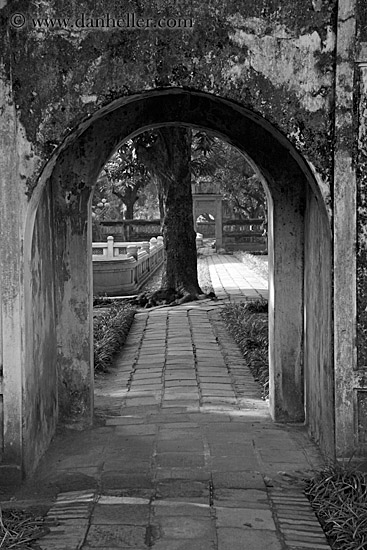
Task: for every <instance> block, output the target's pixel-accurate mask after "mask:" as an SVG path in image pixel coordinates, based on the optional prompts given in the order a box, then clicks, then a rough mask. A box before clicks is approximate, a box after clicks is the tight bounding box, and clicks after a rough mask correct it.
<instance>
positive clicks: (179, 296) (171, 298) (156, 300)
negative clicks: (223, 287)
mask: <svg viewBox="0 0 367 550" xmlns="http://www.w3.org/2000/svg"><path fill="white" fill-rule="evenodd" d="M207 298H210V299H211V300H216V299H217V298H216V296H215V294H214V292H209V294H198V293H190V292H177V291H175V290H166V289H160V290H156V291H155V292H153V293H152V294H149V293H147V292H143V293H142V294H139V296H137V297H136V298H135V299H134V300H133V301H132V303H133V304H134V305H137V306H140V307H145V308H147V309H148V308H151V307H156V306H161V305H170V306H179V305H181V304H186V303H188V302H194V301H196V300H205V299H207Z"/></svg>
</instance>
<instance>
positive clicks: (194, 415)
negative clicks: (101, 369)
mask: <svg viewBox="0 0 367 550" xmlns="http://www.w3.org/2000/svg"><path fill="white" fill-rule="evenodd" d="M208 261H209V267H210V272H211V277H212V281H213V286H214V287H215V292H216V293H217V296H218V298H219V300H218V301H215V302H214V301H211V300H203V301H199V302H194V303H190V304H185V305H181V306H179V307H161V308H156V309H153V310H147V311H145V310H144V311H141V312H140V313H138V314H137V315H136V318H135V321H134V323H133V326H132V329H131V332H130V334H129V337H128V340H127V342H126V345H125V347H124V349H123V352H122V353H121V354H120V355H119V356H118V358H117V360H116V364H115V367H114V369H113V371H112V372H111V373H110V374H109V375H108V376H107V377H106V376H105V377H101V378H99V379H97V381H96V391H95V405H96V419H97V421H96V424H95V426H94V427H93V428H92V429H90V430H86V431H83V432H72V431H67V432H65V433H62V434H59V436H58V437H56V438H55V441H54V442H53V444H52V446H51V448H50V450H49V451H48V453H47V454H46V456H45V457H44V459H43V460H42V462H41V464H40V467H39V469H38V471H37V472H36V475H35V477H34V478H33V479H32V480H30V481H29V483H28V491H33V493H32V496H33V499H37V498H38V499H42V498H43V499H45V498H46V496H47V498H48V499H51V507H50V509H49V512H48V516H47V522H48V525H49V527H50V533H49V534H48V535H47V536H46V537H45V538H43V539H41V541H40V545H41V548H42V549H44V550H56V549H60V550H61V549H63V550H76V549H92V548H98V549H99V550H112V549H117V548H119V549H125V550H128V549H130V550H132V549H134V550H143V549H144V550H147V549H148V548H153V549H154V550H244V549H245V548H246V550H265V549H267V550H287V549H298V550H299V549H306V548H308V549H310V548H312V549H325V550H326V549H328V548H329V546H328V544H327V542H326V539H325V537H324V535H323V532H322V530H321V528H320V526H319V524H318V522H317V520H316V518H315V515H314V513H313V512H312V509H311V507H310V505H309V503H308V501H307V499H306V498H305V497H304V495H303V493H302V484H301V481H300V480H301V479H302V477H303V476H305V475H307V473H309V472H310V471H311V470H312V468H315V467H318V466H320V465H321V464H322V459H321V457H320V455H319V453H318V450H317V448H316V447H315V446H314V445H313V444H312V443H311V442H310V441H309V440H308V438H307V435H306V433H305V430H304V428H303V427H302V426H295V425H288V426H286V425H280V424H274V423H273V422H272V421H271V419H270V417H269V413H268V406H267V403H265V402H264V401H262V400H261V398H260V390H259V388H258V386H257V384H256V383H255V382H254V380H253V378H252V376H251V373H250V372H249V370H248V369H247V367H246V365H245V362H244V360H243V358H242V356H241V353H240V351H239V350H238V348H237V346H236V344H235V343H234V342H233V340H232V339H231V337H230V336H229V335H228V334H227V332H226V330H225V327H224V324H223V322H222V320H221V317H220V308H221V303H222V302H223V301H225V300H228V299H231V300H238V299H241V297H242V299H243V298H244V296H248V297H254V296H259V295H260V294H261V295H264V294H266V282H265V281H264V280H260V279H259V278H258V277H257V276H256V275H255V274H254V273H249V272H248V270H246V268H245V266H243V264H241V263H240V262H237V260H235V259H234V258H233V257H229V256H228V257H227V256H216V255H214V256H210V257H208ZM237 264H238V265H237ZM241 273H242V275H241ZM52 499H55V500H52Z"/></svg>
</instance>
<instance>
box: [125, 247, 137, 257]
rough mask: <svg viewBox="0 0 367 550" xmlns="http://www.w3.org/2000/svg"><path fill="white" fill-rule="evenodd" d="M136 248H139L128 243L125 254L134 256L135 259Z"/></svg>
mask: <svg viewBox="0 0 367 550" xmlns="http://www.w3.org/2000/svg"><path fill="white" fill-rule="evenodd" d="M138 250H139V248H138V247H137V246H136V245H133V244H131V245H129V246H128V247H127V249H126V252H127V255H128V256H132V257H133V258H135V260H137V259H138Z"/></svg>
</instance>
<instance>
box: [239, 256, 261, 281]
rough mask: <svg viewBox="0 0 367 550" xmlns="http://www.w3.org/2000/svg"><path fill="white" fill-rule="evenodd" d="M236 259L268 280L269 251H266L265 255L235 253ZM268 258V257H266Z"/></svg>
mask: <svg viewBox="0 0 367 550" xmlns="http://www.w3.org/2000/svg"><path fill="white" fill-rule="evenodd" d="M234 256H235V258H237V260H239V261H240V262H242V263H244V264H246V265H247V267H249V268H250V269H253V270H254V271H255V273H257V274H258V275H260V276H261V277H263V278H264V279H266V280H268V272H269V269H268V258H267V251H264V254H253V253H250V252H241V251H238V252H235V253H234ZM264 256H266V257H264Z"/></svg>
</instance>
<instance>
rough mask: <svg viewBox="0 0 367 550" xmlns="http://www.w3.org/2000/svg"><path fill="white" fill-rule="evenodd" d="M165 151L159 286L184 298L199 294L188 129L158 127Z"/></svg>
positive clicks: (189, 133) (189, 131) (200, 292)
mask: <svg viewBox="0 0 367 550" xmlns="http://www.w3.org/2000/svg"><path fill="white" fill-rule="evenodd" d="M160 132H161V134H162V137H163V140H164V142H165V144H166V148H167V153H168V154H167V157H166V158H167V171H166V175H167V176H168V178H167V177H166V178H165V181H164V182H163V185H162V190H163V197H164V206H165V216H164V223H163V237H164V244H165V251H166V259H165V269H164V275H163V281H162V287H163V289H164V290H166V291H175V292H179V293H180V294H182V295H183V296H187V295H190V296H191V297H193V298H194V297H196V296H197V295H198V294H202V291H201V289H200V287H199V283H198V278H197V253H196V233H195V231H194V219H193V212H192V209H193V203H192V194H191V168H190V163H191V130H188V129H186V128H175V127H167V128H161V129H160Z"/></svg>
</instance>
